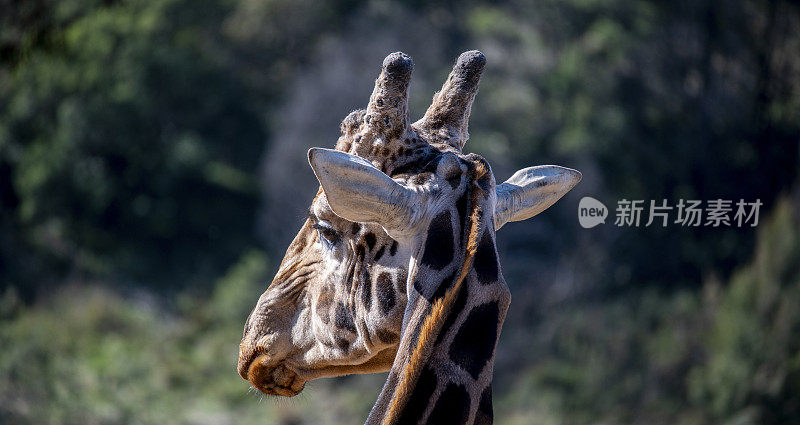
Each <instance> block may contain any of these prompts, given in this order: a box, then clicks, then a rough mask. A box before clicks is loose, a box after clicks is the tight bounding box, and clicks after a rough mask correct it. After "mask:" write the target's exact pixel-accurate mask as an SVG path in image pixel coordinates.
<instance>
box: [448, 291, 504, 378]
mask: <svg viewBox="0 0 800 425" xmlns="http://www.w3.org/2000/svg"><path fill="white" fill-rule="evenodd" d="M499 319H500V309H499V307H498V306H497V302H490V303H486V304H482V305H479V306H478V307H475V308H474V309H473V310H472V311H471V312H470V313H469V316H467V319H466V320H465V321H464V323H463V324H462V325H461V328H460V329H459V330H458V333H457V334H456V336H455V338H453V343H452V345H450V351H449V354H450V358H451V359H452V360H453V362H455V364H457V365H459V366H461V367H462V368H463V369H464V370H466V371H467V372H469V374H470V375H472V377H473V378H475V379H478V376H479V375H480V374H481V371H483V368H484V367H485V366H486V363H487V362H488V361H489V359H490V358H491V357H492V353H493V352H494V346H495V343H496V342H497V322H498V320H499Z"/></svg>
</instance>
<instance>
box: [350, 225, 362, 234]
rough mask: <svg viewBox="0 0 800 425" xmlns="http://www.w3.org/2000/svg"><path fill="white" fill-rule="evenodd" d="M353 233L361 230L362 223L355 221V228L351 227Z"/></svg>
mask: <svg viewBox="0 0 800 425" xmlns="http://www.w3.org/2000/svg"><path fill="white" fill-rule="evenodd" d="M350 230H352V232H353V233H358V232H360V231H361V225H360V224H358V223H353V228H352V229H350Z"/></svg>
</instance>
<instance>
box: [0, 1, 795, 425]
mask: <svg viewBox="0 0 800 425" xmlns="http://www.w3.org/2000/svg"><path fill="white" fill-rule="evenodd" d="M474 48H477V49H480V50H482V51H483V52H484V53H485V54H486V55H487V57H488V60H489V62H488V67H487V70H486V73H485V76H484V78H483V82H482V84H481V90H480V93H479V94H478V97H477V101H476V103H475V104H474V106H473V110H472V115H471V116H472V118H471V124H470V133H471V139H470V141H469V144H468V149H469V150H471V151H474V152H477V153H479V154H481V155H484V156H485V157H486V158H487V159H488V160H489V161H490V162H491V164H492V167H493V170H494V172H495V174H496V175H497V177H498V179H503V178H505V177H506V176H508V175H510V174H511V172H513V170H514V169H517V168H521V167H525V166H529V165H532V164H542V163H557V164H563V165H567V166H571V167H574V168H578V169H580V170H581V171H583V172H584V181H583V182H582V183H581V184H580V186H578V187H577V188H576V189H575V190H574V191H573V192H574V193H572V194H570V195H568V196H566V197H565V198H564V199H563V200H562V201H560V202H559V203H558V204H557V205H556V206H554V207H553V208H551V209H550V210H548V212H547V213H546V214H542V215H541V216H539V217H537V218H536V220H533V221H531V222H526V223H524V224H523V223H517V224H511V225H509V226H508V228H509V229H512V230H508V229H505V230H503V231H501V234H500V236H499V238H498V244H499V246H498V247H499V250H500V252H501V257H502V262H503V272H504V275H505V276H506V279H507V281H508V282H509V285H510V286H511V288H512V292H513V293H514V303H513V305H512V308H511V311H510V315H509V317H508V319H507V322H506V326H505V328H504V331H503V338H502V339H501V343H500V346H499V349H498V359H497V364H496V367H495V375H496V385H495V405H496V410H497V412H496V418H497V422H498V423H500V424H529V423H542V424H588V423H592V424H619V423H641V424H648V425H650V424H676V423H679V424H687V425H694V424H709V423H720V424H787V423H793V422H798V421H800V399H798V394H800V310H799V307H798V305H800V303H798V300H800V293H798V291H800V289H799V287H798V285H799V284H800V234H798V232H799V231H800V219H798V208H799V207H798V199H797V191H798V171H800V152H799V151H800V120H798V117H800V55H798V54H797V52H798V51H800V6H798V5H797V4H795V3H792V2H789V1H785V0H778V1H767V0H736V1H734V2H729V3H720V2H716V1H711V0H700V1H679V2H654V1H644V0H635V1H624V2H623V1H618V0H611V1H593V0H588V1H587V0H566V1H564V0H562V1H552V0H544V1H542V0H538V1H529V0H509V1H504V2H484V1H472V0H470V1H464V2H452V1H433V2H420V1H412V2H405V3H398V2H391V1H386V0H370V1H356V0H337V1H331V2H313V1H308V0H300V1H288V0H199V1H188V0H153V1H144V0H111V1H96V0H62V1H56V0H28V1H23V2H14V3H13V4H12V5H10V6H7V7H3V8H0V294H2V297H0V423H11V424H72V423H74V424H78V423H80V424H84V423H87V424H92V423H98V424H100V423H131V424H137V423H142V424H150V423H152V424H155V423H159V424H173V423H174V424H201V423H209V424H225V423H231V424H233V423H236V424H238V423H284V424H298V423H314V424H318V423H324V424H351V423H359V422H360V421H363V418H365V417H366V413H367V412H368V411H369V409H370V407H371V404H372V403H373V401H374V399H375V396H376V395H377V392H378V390H379V388H380V385H381V383H382V379H383V376H382V375H373V376H366V377H347V378H340V379H333V380H322V381H320V382H316V381H315V382H313V383H311V384H309V387H310V388H308V389H306V391H305V392H304V393H303V394H302V395H301V396H299V397H298V398H299V400H298V398H295V399H292V400H290V401H277V402H276V401H272V400H268V401H267V402H264V403H259V402H258V400H259V397H258V396H253V395H248V394H247V392H246V388H247V384H246V383H245V382H244V381H242V380H241V379H240V378H239V377H238V376H237V374H236V372H235V370H234V365H235V360H236V348H237V344H238V339H239V336H240V335H241V328H242V325H243V323H244V320H245V318H246V317H247V314H248V312H249V310H250V308H251V307H252V305H253V304H254V303H255V301H256V299H257V297H258V294H259V292H260V291H262V290H263V289H264V287H265V283H266V282H267V281H268V280H269V278H270V275H271V272H272V271H274V267H272V268H270V267H268V264H272V265H273V266H274V265H275V264H277V262H278V261H277V260H278V259H279V258H280V255H281V254H282V253H283V250H284V249H285V247H286V244H287V243H288V238H289V237H291V236H292V235H293V232H294V231H295V229H294V228H293V227H292V226H294V225H295V224H297V223H299V221H298V220H299V219H298V217H302V216H303V211H304V209H305V208H307V206H308V201H309V200H310V199H311V196H312V195H313V191H314V189H315V187H316V182H314V180H313V175H311V174H310V172H309V170H308V169H307V167H305V156H304V155H303V152H304V151H305V149H307V148H308V147H309V146H328V147H329V146H332V145H333V143H334V141H335V138H336V136H337V125H336V124H337V123H338V121H339V120H341V118H343V117H344V116H345V115H346V114H347V113H348V112H349V109H348V108H350V109H353V108H357V107H363V106H364V102H365V101H366V99H367V98H368V96H369V84H370V83H371V80H372V79H373V78H374V77H375V75H376V73H377V71H378V64H379V63H380V60H381V59H382V57H383V56H384V55H386V54H387V53H389V52H391V51H395V50H403V51H406V52H407V53H409V54H411V56H412V57H414V58H415V60H417V67H416V70H415V74H414V77H413V83H412V87H411V90H412V98H411V106H412V114H414V115H415V116H418V115H419V113H421V112H422V110H423V108H425V107H427V102H428V101H429V96H430V93H431V92H432V91H433V90H435V89H436V88H437V87H438V86H439V84H441V80H442V79H443V78H444V77H445V76H446V75H447V72H448V71H449V69H450V67H451V66H452V59H453V58H455V57H456V55H457V54H458V53H460V52H461V51H464V50H468V49H474ZM418 58H419V59H418ZM362 85H363V87H362ZM362 89H363V90H362ZM421 93H424V95H420V94H421ZM351 99H358V102H357V103H353V102H355V101H352V102H351ZM298 161H299V162H298ZM297 164H302V165H301V166H296V165H297ZM584 195H590V196H594V197H596V198H598V199H601V200H602V201H604V202H606V203H607V205H608V206H609V207H610V208H611V211H612V214H613V208H614V204H613V203H614V202H615V201H616V200H618V199H622V198H627V199H646V200H650V199H654V200H660V199H667V200H669V201H670V202H671V203H674V202H676V201H677V200H678V199H701V200H710V199H717V198H722V199H732V200H738V199H741V198H743V199H746V200H748V201H753V200H755V199H761V200H762V201H763V202H764V206H763V207H762V210H761V217H762V223H761V224H760V225H759V228H758V229H750V228H726V229H720V228H705V227H700V228H692V229H689V228H681V227H679V226H675V225H673V226H670V227H667V228H659V227H649V228H617V227H614V226H611V225H608V224H607V225H606V226H601V227H598V228H595V229H593V230H583V229H580V228H579V227H578V226H577V223H576V220H575V209H576V207H577V200H578V199H579V198H580V197H581V196H584ZM609 222H610V221H609ZM287 223H288V224H287ZM756 230H758V237H757V238H756ZM254 247H258V248H254ZM267 257H269V258H270V259H271V260H272V261H269V262H267Z"/></svg>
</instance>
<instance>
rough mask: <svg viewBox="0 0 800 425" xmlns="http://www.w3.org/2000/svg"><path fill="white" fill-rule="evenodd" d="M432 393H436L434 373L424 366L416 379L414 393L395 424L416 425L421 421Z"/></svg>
mask: <svg viewBox="0 0 800 425" xmlns="http://www.w3.org/2000/svg"><path fill="white" fill-rule="evenodd" d="M434 391H436V373H434V371H433V370H432V369H431V368H430V367H429V366H425V368H424V369H422V372H421V373H420V374H419V378H417V384H416V385H415V386H414V391H413V392H412V393H411V396H409V397H408V401H407V402H406V405H405V407H404V408H403V413H402V414H401V415H400V418H399V420H398V421H397V424H398V425H416V424H417V423H418V422H419V421H420V419H422V415H423V414H424V413H425V408H427V407H428V403H429V402H430V399H431V397H432V396H433V392H434ZM429 423H430V422H429Z"/></svg>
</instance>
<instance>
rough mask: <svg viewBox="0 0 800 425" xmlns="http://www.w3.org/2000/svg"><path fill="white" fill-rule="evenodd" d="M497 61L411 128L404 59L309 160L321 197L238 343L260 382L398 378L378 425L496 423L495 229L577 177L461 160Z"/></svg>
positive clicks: (244, 363) (387, 392)
mask: <svg viewBox="0 0 800 425" xmlns="http://www.w3.org/2000/svg"><path fill="white" fill-rule="evenodd" d="M485 63H486V59H485V57H484V56H483V54H482V53H480V52H477V51H471V52H465V53H463V54H462V55H461V56H460V57H459V58H458V60H457V62H456V64H455V66H454V67H453V71H452V72H451V74H450V76H449V77H448V79H447V81H446V82H445V83H444V85H443V87H442V90H441V91H439V92H438V93H436V95H435V96H434V99H433V103H432V104H431V106H430V107H429V108H428V111H427V112H426V113H425V115H424V116H423V118H422V119H420V120H419V121H417V122H415V123H414V124H409V122H410V121H409V119H408V86H409V83H410V77H411V72H412V70H413V62H412V61H411V59H410V58H409V57H408V56H406V55H405V54H403V53H400V52H397V53H392V54H391V55H389V56H387V58H386V59H385V60H384V62H383V67H382V70H381V73H380V76H379V77H378V79H377V80H376V82H375V89H374V90H373V93H372V96H371V97H370V100H369V104H368V105H367V108H366V109H365V110H358V111H355V112H352V113H351V114H350V115H348V116H347V117H346V118H345V119H344V121H343V122H342V126H341V130H342V136H341V137H340V138H339V140H338V141H337V143H336V149H322V148H312V149H311V150H310V151H309V154H308V156H309V163H310V165H311V167H312V169H313V171H314V173H315V175H316V177H317V179H318V180H319V182H320V189H319V190H318V191H317V194H316V196H315V197H314V200H313V201H312V204H311V207H310V209H309V217H308V219H306V221H305V223H304V224H303V226H302V227H301V229H300V232H299V233H298V234H297V236H296V237H295V239H294V240H293V241H292V243H291V244H290V246H289V248H288V249H287V251H286V255H285V257H284V259H283V261H282V262H281V265H280V267H279V269H278V272H277V274H276V276H275V278H274V279H273V281H272V283H271V284H270V285H269V287H268V288H267V290H266V291H265V292H264V293H263V294H262V295H261V297H260V298H259V300H258V302H257V304H256V306H255V308H254V309H253V312H252V313H251V314H250V317H248V319H247V322H246V324H245V330H244V336H243V337H242V342H241V344H240V348H239V364H238V370H239V374H240V375H241V376H242V377H243V378H244V379H247V380H248V381H249V382H250V383H251V384H252V385H253V386H254V387H255V388H257V389H259V390H260V391H262V392H264V393H266V394H270V395H282V396H293V395H296V394H297V393H299V392H300V391H302V389H303V386H304V384H305V382H307V381H309V380H312V379H316V378H320V377H326V376H338V375H344V374H352V373H372V372H381V371H387V370H388V371H389V376H388V378H387V381H386V383H385V385H384V387H383V390H382V391H381V393H380V394H379V395H378V399H377V401H376V403H375V406H374V407H373V409H372V411H371V413H370V415H369V418H368V419H367V423H368V424H406V423H414V424H416V423H453V424H472V423H475V424H485V423H491V421H492V408H491V379H492V368H493V364H494V350H495V346H496V343H497V338H498V337H499V334H500V330H501V328H502V323H503V320H504V318H505V314H506V311H507V309H508V306H509V303H510V299H511V296H510V293H509V291H508V287H507V286H506V284H505V280H504V279H503V276H502V272H501V269H500V264H499V261H498V258H497V251H496V247H495V231H496V230H497V229H499V228H500V227H502V226H503V225H504V224H506V223H507V222H509V221H519V220H525V219H527V218H530V217H532V216H534V215H536V214H538V213H540V212H542V211H543V210H545V209H546V208H548V207H549V206H550V205H552V204H553V203H555V202H556V201H557V200H558V199H559V198H561V197H562V196H563V195H564V194H565V193H567V192H568V191H569V190H570V189H571V188H572V187H574V186H575V185H576V184H577V183H578V182H579V181H580V179H581V174H580V173H579V172H578V171H575V170H572V169H569V168H564V167H558V166H539V167H529V168H525V169H523V170H520V171H518V172H517V173H515V174H514V175H513V176H512V177H511V178H510V179H508V180H507V181H506V182H504V183H502V184H500V185H496V184H495V179H494V175H493V174H492V171H491V168H490V167H489V164H488V163H487V162H486V161H485V160H484V159H483V158H481V157H480V156H478V155H475V154H464V153H463V152H462V149H463V148H464V145H465V143H466V141H467V138H468V131H467V125H468V120H469V115H470V112H471V107H472V102H473V100H474V98H475V94H476V92H477V87H478V82H479V79H480V76H481V74H482V72H483V68H484V66H485Z"/></svg>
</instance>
